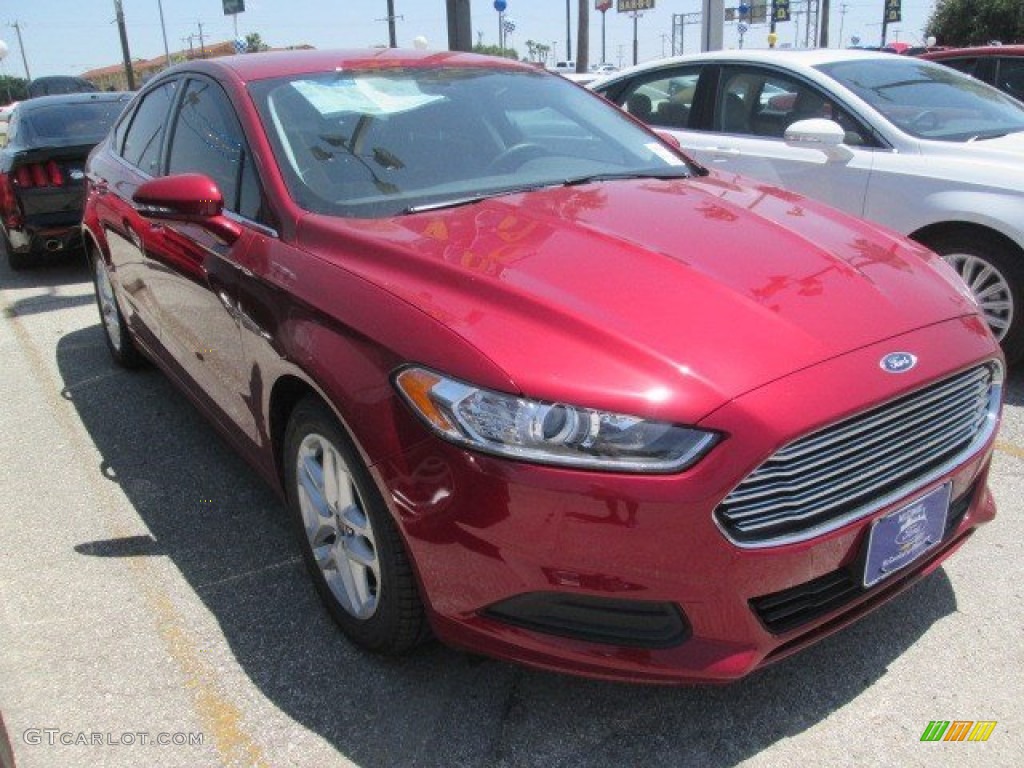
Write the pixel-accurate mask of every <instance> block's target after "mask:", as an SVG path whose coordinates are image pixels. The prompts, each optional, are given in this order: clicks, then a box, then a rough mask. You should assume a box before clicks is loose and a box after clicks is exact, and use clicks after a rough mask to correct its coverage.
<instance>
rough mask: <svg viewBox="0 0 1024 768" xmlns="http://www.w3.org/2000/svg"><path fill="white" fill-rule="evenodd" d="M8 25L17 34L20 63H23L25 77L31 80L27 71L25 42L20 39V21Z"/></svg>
mask: <svg viewBox="0 0 1024 768" xmlns="http://www.w3.org/2000/svg"><path fill="white" fill-rule="evenodd" d="M10 26H12V27H14V31H15V32H16V33H17V35H18V48H19V49H20V50H21V63H22V64H24V65H25V79H27V80H31V79H32V75H31V74H29V71H28V57H27V56H26V55H25V43H23V42H22V40H21V22H18V21H16V22H14V23H13V24H11V25H10Z"/></svg>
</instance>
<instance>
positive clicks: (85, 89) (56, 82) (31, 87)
mask: <svg viewBox="0 0 1024 768" xmlns="http://www.w3.org/2000/svg"><path fill="white" fill-rule="evenodd" d="M98 90H99V88H97V87H96V86H95V85H93V84H92V83H90V82H89V81H88V80H83V79H82V78H81V77H71V76H69V75H49V76H47V77H37V78H36V79H35V80H33V81H32V82H30V83H29V84H28V87H27V88H26V91H27V92H28V98H30V99H35V98H38V97H39V96H58V95H62V94H67V93H94V92H96V91H98Z"/></svg>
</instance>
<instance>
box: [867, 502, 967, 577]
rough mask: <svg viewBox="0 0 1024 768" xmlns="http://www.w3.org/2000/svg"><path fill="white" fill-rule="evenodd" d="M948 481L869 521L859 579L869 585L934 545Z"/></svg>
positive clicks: (943, 516) (942, 520)
mask: <svg viewBox="0 0 1024 768" xmlns="http://www.w3.org/2000/svg"><path fill="white" fill-rule="evenodd" d="M952 491H953V489H952V486H951V484H950V483H946V484H945V485H941V486H939V487H938V488H935V489H933V490H931V491H929V492H928V493H926V494H924V495H923V496H919V497H918V498H917V499H915V500H914V501H911V502H910V503H908V504H905V505H903V506H902V507H900V508H899V509H897V510H896V511H895V512H890V513H889V514H888V515H885V516H883V517H880V518H878V519H877V520H875V521H874V522H873V523H872V524H871V530H870V531H869V532H868V542H867V547H866V548H865V554H864V573H863V579H862V583H863V585H864V587H865V588H869V587H873V586H874V585H876V584H878V583H879V582H881V581H884V580H885V579H887V578H889V577H890V576H892V575H893V574H895V573H898V572H899V571H902V570H903V569H904V568H906V567H907V566H909V565H910V564H912V563H914V562H916V561H917V560H918V559H920V558H921V557H922V556H923V555H924V554H925V553H926V552H928V551H930V550H931V549H934V548H935V547H937V546H938V545H939V544H940V543H941V541H942V536H943V534H944V533H945V531H946V519H947V518H948V517H949V504H950V499H951V496H952Z"/></svg>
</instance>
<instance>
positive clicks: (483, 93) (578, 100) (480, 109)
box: [249, 67, 693, 217]
mask: <svg viewBox="0 0 1024 768" xmlns="http://www.w3.org/2000/svg"><path fill="white" fill-rule="evenodd" d="M249 88H250V92H251V93H252V94H253V97H254V99H255V101H256V103H257V106H258V108H259V110H260V116H261V120H262V122H263V126H264V129H265V130H266V131H267V134H268V135H269V137H270V141H271V145H272V147H273V149H274V153H275V157H276V160H277V162H278V164H279V166H280V167H281V169H282V173H283V175H284V177H285V180H286V183H287V184H288V187H289V191H290V192H291V194H292V196H293V198H294V199H295V201H296V202H297V203H298V204H299V205H301V206H302V207H303V208H305V209H307V210H310V211H313V212H316V213H325V214H329V215H337V216H356V217H378V216H392V215H396V214H399V213H402V212H406V211H416V210H420V209H424V208H428V207H442V206H444V205H446V204H460V203H466V202H475V201H477V200H479V199H483V198H485V197H487V196H493V195H500V194H507V193H510V192H513V191H519V190H523V189H528V188H535V187H543V186H553V185H558V184H564V183H580V181H581V180H584V179H586V180H590V179H593V178H595V177H600V179H607V178H611V177H618V176H628V177H637V176H645V175H650V176H658V177H664V176H666V175H669V176H673V177H676V176H688V175H690V174H691V173H692V172H693V168H692V167H691V166H690V165H689V164H688V163H687V162H686V161H685V160H684V159H683V158H682V157H681V156H679V155H678V154H677V153H675V152H674V151H673V150H671V149H669V148H668V147H667V146H666V145H664V144H663V143H662V142H660V141H658V140H657V139H655V138H654V137H652V136H651V134H650V133H648V132H647V131H645V130H644V129H642V128H640V127H638V126H637V125H636V124H635V123H633V122H632V121H631V120H629V119H628V118H627V117H626V116H624V115H623V114H621V113H620V112H619V110H617V109H615V108H614V107H613V106H611V105H610V104H608V103H607V102H605V101H604V100H602V99H600V98H598V97H596V96H594V95H593V94H590V93H588V92H586V91H584V90H583V89H581V88H578V87H577V86H575V85H572V84H570V83H568V82H566V81H565V80H564V79H563V78H560V77H555V76H552V75H548V74H545V73H533V72H527V71H516V70H505V69H494V68H484V67H480V68H473V67H469V68H457V69H456V68H441V69H438V68H423V69H415V68H409V69H394V70H388V71H381V70H379V69H377V70H367V71H341V72H326V73H322V74H314V75H308V74H307V75H301V76H297V77H294V78H288V79H276V80H267V81H259V82H256V83H253V84H251V85H250V86H249Z"/></svg>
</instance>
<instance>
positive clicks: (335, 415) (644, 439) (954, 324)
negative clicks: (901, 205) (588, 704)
mask: <svg viewBox="0 0 1024 768" xmlns="http://www.w3.org/2000/svg"><path fill="white" fill-rule="evenodd" d="M88 177H89V185H90V193H89V196H88V202H87V205H86V211H85V219H84V229H85V233H86V239H87V242H88V250H89V255H90V257H91V260H92V264H93V269H94V274H95V284H96V295H97V302H98V306H99V310H100V316H101V319H102V327H103V329H104V332H105V336H106V340H107V344H108V347H109V350H110V352H111V354H112V355H113V358H114V360H116V361H117V362H118V363H121V364H124V365H127V366H131V365H134V364H137V363H138V362H139V361H140V359H141V358H143V357H145V358H148V359H150V360H152V361H153V362H155V363H156V364H157V365H158V366H159V367H160V368H161V369H163V370H164V371H165V372H166V373H167V374H168V376H169V377H170V378H171V379H172V380H173V381H174V382H175V383H176V384H177V385H179V386H180V387H181V388H182V389H183V390H184V392H186V393H187V394H188V395H189V396H190V397H191V398H192V400H193V402H195V404H196V405H197V406H198V407H199V408H200V409H201V410H202V411H203V412H204V413H205V414H206V415H207V416H208V417H209V418H210V419H211V420H212V421H213V422H214V423H215V424H216V425H217V426H218V427H219V428H220V429H221V430H222V432H223V433H224V434H225V435H226V436H227V437H228V438H229V439H230V440H231V442H232V443H233V444H234V445H235V446H236V447H237V448H238V450H239V451H240V452H241V453H242V455H244V456H245V457H246V458H247V459H248V460H249V461H250V462H251V463H252V464H253V466H254V467H256V468H257V469H258V470H259V471H260V473H261V474H262V475H263V477H264V478H265V479H266V480H267V481H268V482H269V483H270V484H271V485H272V486H273V487H274V488H275V489H276V490H277V491H278V492H279V493H280V494H281V495H282V497H283V498H284V499H285V500H286V501H287V504H288V508H289V511H290V514H291V516H292V519H293V520H294V526H295V530H296V534H297V536H298V539H299V541H300V543H301V548H302V551H303V555H304V558H305V562H306V565H307V567H308V570H309V572H310V574H311V576H312V579H313V582H314V584H315V585H316V588H317V590H318V592H319V594H320V596H321V598H322V599H323V601H324V603H325V605H326V607H327V609H328V611H329V612H330V614H331V616H333V618H334V619H335V620H336V621H337V623H338V624H339V625H340V627H341V628H342V629H343V630H344V632H345V633H346V634H347V635H348V636H349V637H350V638H351V639H352V640H353V641H354V642H356V643H358V644H360V645H362V646H365V647H367V648H370V649H373V650H376V651H381V652H387V653H398V652H402V651H407V650H409V649H410V648H411V647H413V646H414V645H415V644H416V643H417V642H418V641H419V640H421V639H422V638H423V637H424V636H425V635H426V634H427V632H428V628H429V629H430V630H432V631H433V633H434V634H435V635H436V636H437V637H439V638H441V639H442V640H444V641H447V642H449V643H451V644H453V645H456V646H460V647H463V648H470V649H472V650H474V651H478V652H480V653H485V654H490V655H493V656H497V657H501V658H506V659H512V660H516V661H519V662H522V663H525V664H529V665H533V666H537V667H543V668H550V669H558V670H564V671H569V672H574V673H577V674H583V675H589V676H593V677H602V678H619V679H629V680H645V681H663V682H670V681H680V680H695V679H696V680H700V679H715V680H728V679H734V678H737V677H740V676H742V675H744V674H746V673H748V672H750V671H751V670H753V669H756V668H758V667H760V666H762V665H764V664H767V663H769V662H772V661H774V660H776V659H779V658H782V657H783V656H785V655H787V654H790V653H793V652H794V651H796V650H797V649H799V648H802V647H804V646H806V645H807V644H809V643H811V642H813V641H814V640H816V639H818V638H820V637H822V636H823V635H826V634H828V633H831V632H833V631H834V630H835V629H836V628H838V627H840V626H841V625H844V624H847V623H849V622H851V621H853V620H854V619H855V618H856V617H858V616H861V615H863V614H864V613H865V612H866V611H868V610H870V609H872V608H874V607H876V606H877V605H879V604H880V603H882V602H884V601H885V600H887V599H888V598H890V597H892V596H893V595H894V594H896V593H898V592H900V591H901V590H903V589H904V588H905V587H907V586H908V585H909V584H910V583H912V582H914V581H915V580H917V579H918V578H920V577H921V576H923V575H924V574H927V573H929V572H931V571H932V570H934V569H935V568H937V567H938V565H939V563H940V562H941V561H943V560H944V559H945V558H946V557H947V556H948V555H949V554H951V553H952V552H953V551H954V550H955V549H956V548H957V547H959V546H960V545H961V544H962V543H963V542H964V541H965V540H966V538H967V537H968V536H969V535H970V534H971V533H972V532H973V531H974V529H975V528H977V527H978V526H979V525H981V524H983V523H985V522H987V521H988V520H990V519H992V517H993V514H994V506H993V501H992V496H991V495H990V493H989V491H988V488H987V485H986V478H987V474H988V469H989V462H990V458H991V455H992V450H993V440H994V433H995V429H996V426H997V422H998V419H999V408H1000V393H1001V387H1002V384H1001V382H1002V378H1003V362H1002V358H1001V355H1000V351H999V347H998V345H997V344H996V342H995V340H994V338H993V337H992V335H991V333H990V332H989V331H988V329H987V327H986V325H985V323H984V321H983V319H982V317H981V315H980V314H979V311H978V308H977V306H976V305H975V303H974V302H973V300H972V299H971V296H970V294H969V292H968V291H966V289H964V287H963V285H962V283H961V282H960V280H959V279H958V278H957V276H956V275H955V273H954V272H953V271H952V270H951V269H950V268H949V267H948V265H946V264H945V263H944V262H942V261H941V260H940V259H939V258H938V257H937V256H935V255H934V254H931V253H930V252H929V251H927V250H925V249H924V248H921V247H920V246H918V245H916V244H914V243H912V242H910V241H908V240H905V239H903V238H902V237H899V236H898V235H896V234H894V233H892V232H889V231H885V230H880V229H878V228H876V227H875V226H873V225H871V224H868V223H866V222H863V221H860V220H857V219H854V218H852V217H847V216H845V215H843V214H840V213H838V212H834V211H832V210H830V209H828V208H826V207H825V206H822V205H818V204H816V203H814V202H811V201H806V200H802V199H801V198H799V197H798V196H796V195H793V194H791V193H788V192H784V191H781V190H778V189H775V188H772V187H768V186H764V185H758V186H754V185H751V184H747V183H745V182H743V181H740V180H734V179H731V178H727V177H723V176H720V175H718V174H715V173H710V174H709V173H707V172H705V171H703V170H702V169H700V168H699V167H698V166H696V165H694V164H693V163H691V162H690V161H689V160H688V159H686V158H685V157H684V156H683V155H681V154H680V153H679V152H678V151H677V150H674V149H672V148H671V147H670V146H668V145H666V144H664V143H662V142H660V141H659V140H658V138H657V137H656V136H655V135H654V134H653V133H651V132H650V131H649V130H647V129H646V128H644V127H642V126H640V125H638V124H637V123H636V122H635V121H633V120H631V119H630V118H628V117H627V116H626V115H624V114H623V113H622V112H621V111H619V110H617V109H615V108H614V107H612V106H611V105H609V104H608V103H607V102H605V101H603V100H601V99H599V98H597V97H596V96H594V95H593V94H591V93H588V92H587V91H585V90H583V89H581V88H578V87H576V86H573V85H571V84H569V83H567V82H566V81H565V80H564V79H563V78H561V77H558V76H554V75H551V74H549V73H546V72H542V71H539V70H537V68H535V67H532V66H529V65H526V64H518V63H515V62H509V61H506V60H500V59H493V58H486V57H479V56H474V55H470V54H460V53H447V52H446V53H438V52H430V53H419V52H403V51H396V50H376V51H367V52H330V51H304V52H287V53H266V54H251V55H247V56H240V57H231V58H222V59H210V60H205V61H193V62H189V63H187V64H182V65H179V66H177V67H175V68H172V69H169V70H167V71H166V72H163V73H161V74H160V75H159V76H157V77H156V78H154V80H153V81H152V82H150V83H149V84H148V85H147V86H146V87H145V88H144V89H143V90H142V92H141V93H140V94H139V95H138V96H137V97H136V98H135V100H134V101H133V103H132V105H131V106H130V107H129V109H128V110H127V111H126V113H125V115H124V116H123V117H122V118H121V119H120V120H119V121H118V123H117V124H116V126H115V127H114V129H113V130H112V132H111V134H110V136H108V137H107V139H105V140H104V141H103V142H102V143H101V144H100V145H99V146H98V147H97V149H96V150H95V152H93V154H92V156H91V157H90V160H89V165H88ZM123 407H125V408H134V407H141V406H140V405H139V404H137V403H129V402H125V403H124V404H123ZM144 442H145V441H143V443H144ZM243 527H244V526H243Z"/></svg>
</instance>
